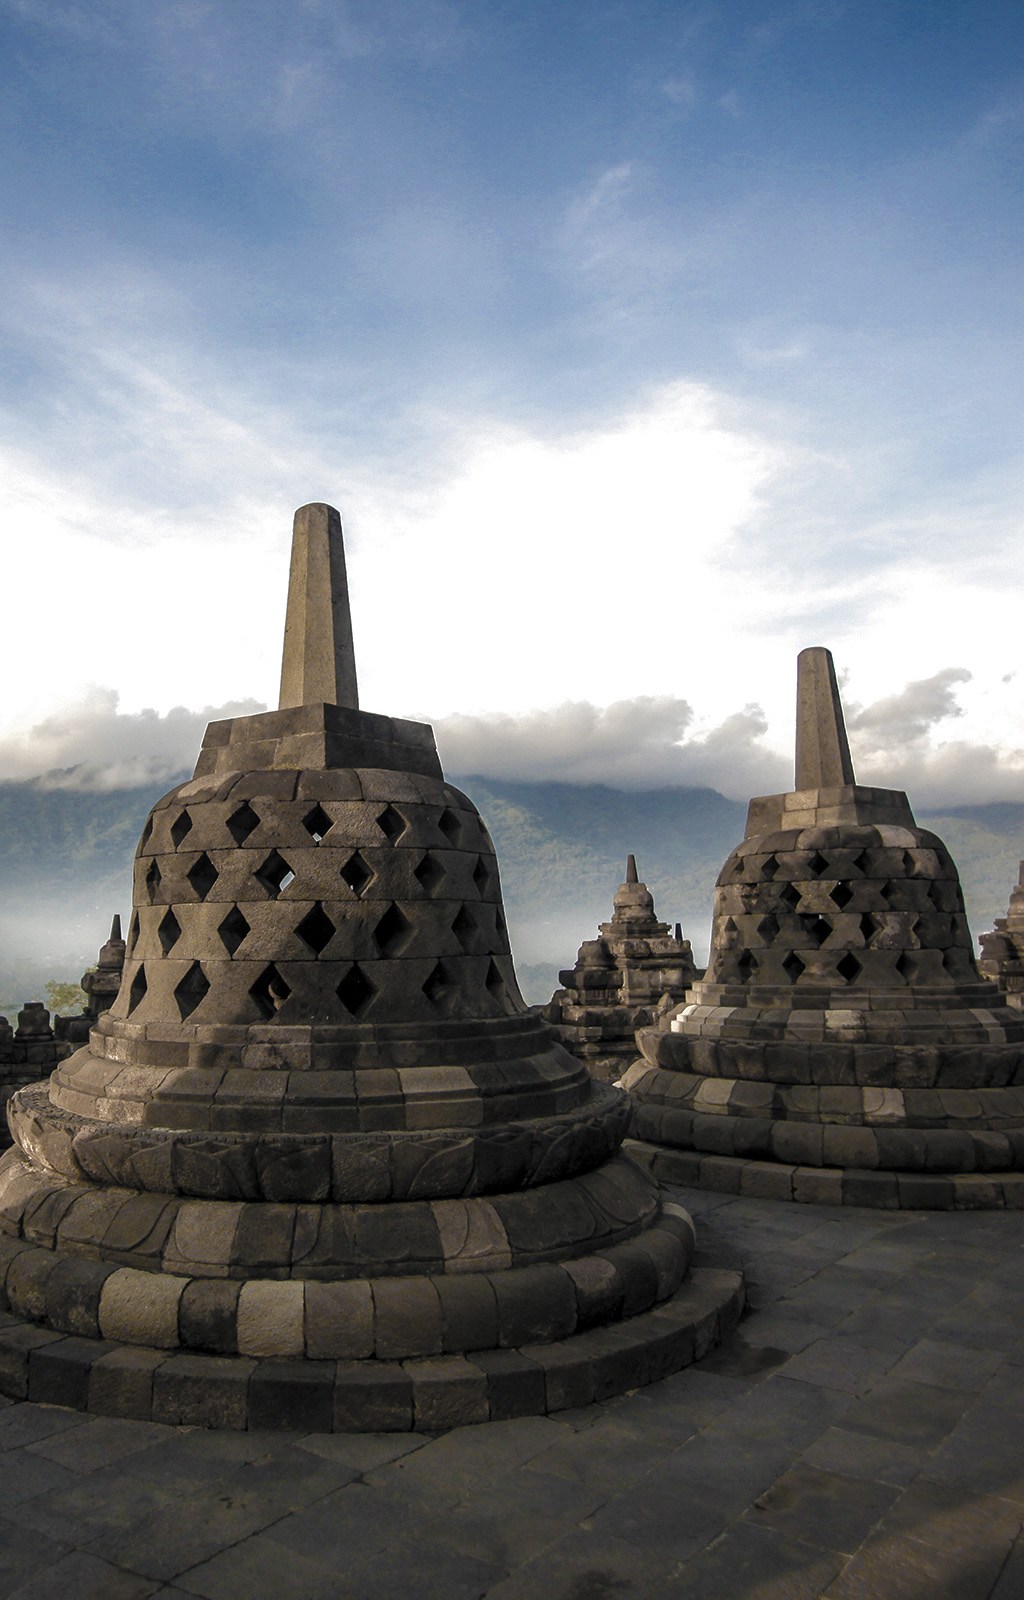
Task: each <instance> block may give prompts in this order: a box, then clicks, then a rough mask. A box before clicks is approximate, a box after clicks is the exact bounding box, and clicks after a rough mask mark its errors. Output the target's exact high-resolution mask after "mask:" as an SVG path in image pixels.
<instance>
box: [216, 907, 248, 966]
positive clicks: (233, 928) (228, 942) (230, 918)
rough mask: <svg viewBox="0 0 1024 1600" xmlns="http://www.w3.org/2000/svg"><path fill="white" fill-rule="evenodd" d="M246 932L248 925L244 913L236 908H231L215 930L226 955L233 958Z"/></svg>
mask: <svg viewBox="0 0 1024 1600" xmlns="http://www.w3.org/2000/svg"><path fill="white" fill-rule="evenodd" d="M248 932H249V923H248V920H247V918H246V917H245V915H244V913H243V912H242V911H240V910H239V908H238V906H232V907H231V910H230V911H229V912H228V914H227V916H226V917H225V918H224V921H223V922H222V923H221V925H220V927H219V928H218V929H217V936H218V938H219V939H220V942H221V944H222V945H223V946H224V948H225V950H226V951H227V953H228V955H229V956H233V955H234V953H235V951H236V950H237V949H238V947H239V945H240V944H241V943H242V940H243V939H244V938H245V936H246V934H247V933H248Z"/></svg>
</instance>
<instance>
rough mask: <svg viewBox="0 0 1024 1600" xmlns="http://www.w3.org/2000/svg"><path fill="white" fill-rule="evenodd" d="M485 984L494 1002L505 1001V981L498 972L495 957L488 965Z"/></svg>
mask: <svg viewBox="0 0 1024 1600" xmlns="http://www.w3.org/2000/svg"><path fill="white" fill-rule="evenodd" d="M484 984H485V985H486V988H487V992H488V994H490V996H491V998H492V999H493V1000H503V999H504V998H505V980H504V978H503V977H502V975H501V973H500V971H499V970H498V964H497V962H496V961H495V960H494V958H493V957H492V958H491V960H490V962H489V964H488V967H487V976H486V978H485V979H484Z"/></svg>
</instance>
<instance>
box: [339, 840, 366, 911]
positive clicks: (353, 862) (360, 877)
mask: <svg viewBox="0 0 1024 1600" xmlns="http://www.w3.org/2000/svg"><path fill="white" fill-rule="evenodd" d="M373 876H374V873H373V868H372V867H370V866H368V865H367V864H366V862H365V861H364V860H363V858H362V856H361V855H360V854H359V851H358V850H353V852H352V854H351V855H350V856H349V858H348V860H347V861H346V862H345V865H344V866H343V867H342V869H341V877H342V880H343V881H344V882H345V883H347V884H348V886H349V888H350V889H351V890H352V893H353V894H354V895H355V897H356V899H357V900H358V899H360V898H361V896H362V894H363V891H364V890H365V889H366V888H367V887H368V886H369V884H370V883H371V881H372V879H373Z"/></svg>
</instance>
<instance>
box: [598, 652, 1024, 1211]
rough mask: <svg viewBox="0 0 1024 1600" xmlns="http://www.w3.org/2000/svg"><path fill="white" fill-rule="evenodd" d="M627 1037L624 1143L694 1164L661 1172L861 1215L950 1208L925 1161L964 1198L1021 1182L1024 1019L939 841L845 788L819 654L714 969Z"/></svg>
mask: <svg viewBox="0 0 1024 1600" xmlns="http://www.w3.org/2000/svg"><path fill="white" fill-rule="evenodd" d="M637 1042H638V1044H639V1047H640V1049H641V1051H642V1054H643V1058H644V1060H643V1062H642V1063H641V1064H637V1065H635V1066H633V1067H631V1068H630V1070H629V1072H628V1073H627V1074H626V1076H625V1079H624V1083H625V1085H626V1086H627V1087H628V1088H629V1089H630V1091H631V1093H632V1095H633V1098H634V1119H633V1129H634V1132H635V1134H636V1136H637V1137H638V1138H639V1139H641V1140H644V1141H648V1142H650V1143H651V1144H652V1145H655V1146H660V1147H667V1148H673V1149H678V1150H691V1151H693V1152H694V1155H695V1159H694V1160H691V1161H690V1162H689V1163H685V1164H680V1162H679V1161H678V1160H673V1161H672V1162H670V1163H668V1165H667V1166H662V1165H659V1163H658V1161H656V1160H654V1159H652V1160H651V1170H653V1171H655V1172H659V1171H663V1170H664V1171H665V1172H666V1173H667V1172H668V1171H671V1172H672V1173H673V1174H675V1175H676V1176H677V1177H678V1178H679V1179H680V1180H681V1181H693V1182H700V1183H703V1184H707V1185H709V1186H713V1187H715V1188H718V1189H721V1190H725V1191H727V1192H740V1193H743V1194H750V1195H758V1196H763V1197H765V1198H768V1197H776V1198H795V1199H798V1200H806V1201H817V1200H826V1201H828V1202H830V1203H846V1204H863V1205H872V1206H896V1205H900V1204H906V1203H909V1196H910V1194H911V1193H913V1194H914V1195H916V1196H917V1197H918V1198H917V1200H916V1201H915V1203H917V1204H921V1205H924V1204H928V1203H934V1204H936V1205H938V1206H944V1205H946V1204H948V1203H949V1195H950V1190H949V1188H948V1186H947V1185H944V1184H942V1183H936V1184H927V1183H926V1184H918V1185H916V1186H915V1185H913V1184H912V1183H910V1182H909V1179H910V1177H911V1176H912V1175H914V1174H918V1173H921V1174H926V1173H934V1174H939V1173H948V1174H951V1175H952V1177H953V1179H954V1183H953V1191H952V1193H953V1195H954V1196H958V1195H962V1199H958V1200H956V1202H955V1203H957V1204H962V1205H963V1206H967V1205H970V1204H975V1205H979V1206H981V1205H993V1206H999V1205H1005V1204H1007V1203H1009V1202H1008V1200H1007V1195H1008V1193H1011V1194H1013V1193H1015V1186H1011V1188H1010V1190H1009V1191H1008V1190H1007V1188H1006V1186H1005V1184H1004V1183H1003V1182H1002V1181H1001V1180H1002V1176H1003V1175H1005V1174H1009V1173H1012V1172H1013V1171H1014V1169H1016V1168H1017V1167H1018V1165H1019V1164H1020V1161H1021V1159H1022V1156H1024V1140H1022V1141H1020V1142H1018V1135H1020V1134H1021V1133H1024V1105H1022V1104H1021V1102H1020V1100H1019V1098H1018V1097H1019V1084H1018V1080H1021V1081H1024V1053H1022V1050H1024V1017H1021V1015H1020V1014H1019V1012H1018V1011H1017V1010H1015V1008H1013V1007H1011V1006H1008V1005H1007V1003H1006V998H1005V996H1004V995H1002V994H1001V993H999V991H998V990H997V989H996V988H995V987H994V986H993V985H992V984H991V983H987V982H986V981H985V980H984V979H983V978H982V977H981V975H980V974H979V972H978V971H977V969H976V967H975V965H974V960H973V950H972V945H971V939H970V932H969V929H968V927H967V923H966V918H965V916H964V911H963V897H962V894H961V891H960V884H959V879H958V876H957V871H956V868H955V866H954V865H953V862H952V861H951V859H950V857H949V855H948V854H947V852H946V850H945V849H944V847H943V845H942V843H941V841H940V840H939V839H937V838H936V837H935V835H934V834H931V833H927V832H926V831H924V830H922V829H919V828H918V827H917V824H916V823H915V821H914V817H913V813H912V812H911V810H910V807H909V804H908V802H907V799H906V796H905V795H904V794H902V793H900V792H897V791H892V790H880V789H868V788H864V787H863V786H860V785H858V784H857V783H856V782H855V779H854V774H853V767H852V763H851V760H850V754H849V747H848V743H847V738H846V732H845V728H844V725H843V716H842V707H841V705H840V702H839V695H838V689H837V686H836V679H835V672H834V669H833V666H832V661H831V657H830V656H829V654H828V652H827V651H825V650H821V649H814V650H809V651H804V652H803V653H802V655H801V656H800V661H799V667H798V705H797V757H796V789H795V791H793V792H792V793H790V794H783V795H769V796H763V797H760V798H758V799H755V800H752V801H751V803H750V809H749V813H748V819H747V831H746V835H745V837H744V839H743V841H742V842H741V843H740V844H739V845H738V846H737V848H736V849H735V850H734V851H733V852H732V854H731V855H730V857H729V859H728V860H727V861H726V863H725V865H724V866H723V868H722V871H721V872H720V874H719V877H718V886H717V890H716V899H715V919H714V926H713V932H712V949H711V959H710V963H709V966H708V970H707V972H706V974H705V975H704V977H703V979H702V980H701V981H699V982H696V983H694V985H693V986H692V988H691V989H690V991H689V993H688V994H687V996H686V1000H685V1002H684V1004H682V1005H681V1006H678V1007H676V1008H675V1010H674V1011H673V1012H671V1013H670V1014H668V1015H666V1016H663V1017H662V1018H661V1020H660V1022H659V1023H658V1025H657V1026H656V1027H652V1028H647V1029H644V1030H642V1031H641V1032H640V1033H639V1034H638V1040H637ZM751 1091H753V1094H752V1093H751ZM772 1163H775V1164H776V1165H775V1166H774V1168H773V1166H772ZM815 1169H821V1172H822V1174H823V1176H822V1179H821V1181H817V1180H815V1179H814V1178H813V1176H812V1174H813V1172H814V1170H815ZM684 1171H685V1173H687V1174H688V1175H689V1176H688V1177H687V1178H685V1179H684V1177H683V1174H684ZM981 1174H992V1175H993V1177H992V1180H991V1181H987V1182H982V1181H980V1178H981ZM996 1175H999V1181H996ZM968 1177H970V1178H971V1179H973V1180H976V1181H973V1182H972V1183H969V1184H968V1183H967V1182H966V1179H967V1178H968ZM958 1185H960V1187H959V1188H958Z"/></svg>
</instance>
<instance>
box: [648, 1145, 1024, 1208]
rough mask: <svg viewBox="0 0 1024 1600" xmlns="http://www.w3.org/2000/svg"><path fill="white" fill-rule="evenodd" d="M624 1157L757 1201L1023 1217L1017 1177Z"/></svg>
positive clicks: (679, 1153) (676, 1155)
mask: <svg viewBox="0 0 1024 1600" xmlns="http://www.w3.org/2000/svg"><path fill="white" fill-rule="evenodd" d="M622 1148H623V1150H624V1151H625V1153H626V1154H627V1155H630V1156H632V1158H633V1160H634V1161H635V1162H636V1163H637V1164H638V1166H641V1167H644V1168H646V1170H647V1171H648V1172H649V1173H650V1174H651V1176H652V1177H653V1178H657V1180H658V1182H659V1183H678V1184H684V1185H686V1186H687V1187H689V1188H691V1189H714V1190H717V1191H718V1192H719V1193H720V1194H739V1195H745V1196H747V1197H749V1198H750V1199H757V1200H801V1201H803V1202H805V1203H806V1204H808V1205H818V1206H875V1207H880V1208H882V1209H885V1210H889V1211H900V1210H903V1211H999V1210H1007V1211H1024V1172H878V1171H872V1170H871V1169H869V1168H865V1167H793V1166H787V1165H785V1164H784V1163H783V1162H779V1161H745V1160H744V1159H743V1158H742V1157H741V1156H718V1155H702V1154H701V1153H700V1151H697V1150H670V1149H667V1148H666V1147H665V1146H663V1145H655V1144H646V1143H644V1142H643V1141H641V1140H639V1139H627V1140H626V1142H625V1144H624V1145H623V1147H622Z"/></svg>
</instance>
